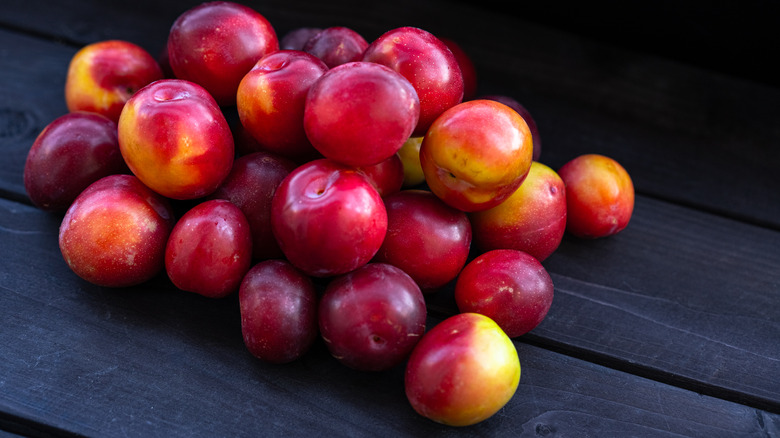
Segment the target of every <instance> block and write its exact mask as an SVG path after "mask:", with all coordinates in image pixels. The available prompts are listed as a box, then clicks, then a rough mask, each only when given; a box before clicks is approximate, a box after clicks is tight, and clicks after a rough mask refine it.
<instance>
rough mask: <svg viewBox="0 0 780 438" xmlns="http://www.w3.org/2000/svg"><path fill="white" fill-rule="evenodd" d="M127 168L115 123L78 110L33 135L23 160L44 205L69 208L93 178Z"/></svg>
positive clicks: (34, 197)
mask: <svg viewBox="0 0 780 438" xmlns="http://www.w3.org/2000/svg"><path fill="white" fill-rule="evenodd" d="M129 172H130V171H129V169H128V168H127V165H125V162H124V160H123V159H122V154H121V153H120V152H119V141H118V139H117V127H116V123H114V121H112V120H111V119H109V118H108V117H106V116H103V115H100V114H97V113H88V112H83V111H77V112H72V113H67V114H64V115H62V116H60V117H57V118H56V119H54V120H53V121H51V122H50V123H49V124H48V125H46V127H45V128H44V129H43V130H42V131H41V132H40V133H39V134H38V136H37V137H36V138H35V141H34V142H33V144H32V147H30V151H29V152H28V153H27V159H26V161H25V164H24V188H25V190H26V191H27V195H28V196H29V197H30V200H31V201H32V203H33V205H35V206H36V207H38V208H40V209H41V210H46V211H65V210H67V208H68V207H69V206H70V204H71V203H72V202H73V200H74V199H76V197H77V196H78V195H79V194H80V193H81V192H82V191H83V190H84V189H86V188H87V187H88V186H89V185H90V184H92V183H93V182H95V181H97V180H99V179H100V178H103V177H104V176H108V175H114V174H119V173H129Z"/></svg>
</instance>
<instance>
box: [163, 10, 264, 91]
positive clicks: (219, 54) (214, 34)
mask: <svg viewBox="0 0 780 438" xmlns="http://www.w3.org/2000/svg"><path fill="white" fill-rule="evenodd" d="M276 50H279V40H278V39H277V36H276V32H275V31H274V28H273V26H271V23H270V22H269V21H268V20H267V19H266V18H265V17H264V16H263V15H261V14H260V13H259V12H257V11H255V10H254V9H252V8H250V7H249V6H245V5H242V4H238V3H235V2H229V1H211V2H206V3H201V4H200V5H197V6H195V7H193V8H191V9H189V10H187V11H185V12H184V13H182V14H181V15H180V16H179V17H178V18H177V19H176V21H174V23H173V25H172V26H171V30H170V33H169V35H168V62H169V64H170V66H171V69H172V70H173V73H174V74H175V75H176V77H177V78H179V79H185V80H188V81H192V82H195V83H197V84H198V85H200V86H202V87H203V88H205V89H206V90H208V92H209V93H210V94H211V95H212V96H213V97H214V99H215V100H216V101H217V102H218V103H219V104H220V105H223V106H230V105H235V104H236V90H237V89H238V84H239V83H240V82H241V79H242V78H243V77H244V75H245V74H246V73H247V72H248V71H249V70H250V69H251V68H252V66H254V65H255V63H256V62H257V61H258V60H260V58H262V57H263V56H265V55H267V54H269V53H271V52H274V51H276Z"/></svg>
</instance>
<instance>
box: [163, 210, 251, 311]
mask: <svg viewBox="0 0 780 438" xmlns="http://www.w3.org/2000/svg"><path fill="white" fill-rule="evenodd" d="M251 261H252V236H251V232H250V230H249V222H248V221H247V219H246V217H245V216H244V213H242V212H241V209H239V208H238V207H236V206H235V205H234V204H233V203H231V202H230V201H227V200H224V199H212V200H208V201H204V202H202V203H200V204H198V205H196V206H195V207H192V208H191V209H190V210H188V211H187V212H186V213H184V214H183V215H182V217H181V218H179V221H178V222H176V225H175V226H174V227H173V231H171V235H170V237H169V238H168V242H167V244H166V247H165V270H166V272H167V273H168V277H169V278H170V280H171V282H173V284H174V285H175V286H176V287H177V288H179V289H181V290H183V291H187V292H194V293H197V294H200V295H203V296H205V297H210V298H222V297H226V296H228V295H230V294H232V293H233V292H235V291H237V290H238V287H239V285H240V284H241V280H242V279H243V277H244V275H245V274H246V272H247V271H248V270H249V268H250V266H251Z"/></svg>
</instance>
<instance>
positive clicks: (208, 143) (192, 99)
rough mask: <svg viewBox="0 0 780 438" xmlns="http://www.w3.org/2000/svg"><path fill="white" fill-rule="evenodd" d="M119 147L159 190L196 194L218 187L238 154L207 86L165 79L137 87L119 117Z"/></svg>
mask: <svg viewBox="0 0 780 438" xmlns="http://www.w3.org/2000/svg"><path fill="white" fill-rule="evenodd" d="M118 131H119V150H120V151H121V152H122V157H123V158H124V159H125V162H126V163H127V165H128V167H130V170H131V171H132V172H133V174H135V175H136V176H137V177H138V178H139V179H140V180H141V181H143V183H144V184H146V185H147V186H149V188H151V189H152V190H154V191H156V192H157V193H159V194H161V195H163V196H166V197H169V198H172V199H179V200H185V199H195V198H200V197H203V196H207V195H209V194H211V193H212V192H214V191H215V190H216V189H217V187H219V185H220V184H222V181H223V180H224V179H225V177H226V176H227V175H228V173H230V169H231V167H232V166H233V158H234V155H235V151H234V145H233V134H232V132H231V131H230V126H229V125H228V123H227V120H226V119H225V116H224V115H223V114H222V110H221V109H220V108H219V106H218V105H217V103H216V102H215V101H214V99H213V98H212V97H211V96H210V95H209V93H208V92H207V91H206V90H205V89H203V87H201V86H199V85H197V84H195V83H193V82H189V81H184V80H180V79H162V80H159V81H157V82H153V83H151V84H149V85H147V86H146V87H144V88H142V89H141V90H139V91H138V92H137V93H136V94H135V95H133V97H131V98H130V100H128V101H127V103H126V104H125V107H124V109H123V110H122V115H121V116H120V117H119V126H118Z"/></svg>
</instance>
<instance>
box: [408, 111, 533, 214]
mask: <svg viewBox="0 0 780 438" xmlns="http://www.w3.org/2000/svg"><path fill="white" fill-rule="evenodd" d="M532 154H533V141H532V137H531V132H530V130H529V128H528V124H526V122H525V120H523V118H522V117H520V115H519V114H518V113H517V112H516V111H515V110H513V109H511V108H509V107H508V106H506V105H504V104H502V103H500V102H496V101H492V100H487V99H477V100H471V101H468V102H463V103H461V104H458V105H456V106H454V107H452V108H450V109H448V110H447V111H445V112H444V113H443V114H442V115H441V116H439V118H437V119H436V121H435V122H434V123H433V124H432V125H431V127H430V129H428V132H427V133H426V134H425V138H424V139H423V142H422V145H421V146H420V165H421V166H422V169H423V173H424V174H425V180H426V182H427V183H428V186H429V187H430V190H431V191H432V192H433V193H435V194H436V195H437V196H438V197H440V198H441V199H442V200H443V201H444V202H446V203H447V204H449V205H451V206H453V207H455V208H457V209H460V210H463V211H466V212H473V211H479V210H486V209H488V208H491V207H495V206H496V205H498V204H500V203H501V202H503V201H504V200H505V199H506V198H508V197H509V196H510V195H511V194H512V193H514V192H515V190H517V188H518V187H520V184H522V183H523V180H524V179H525V177H526V176H527V174H528V171H529V170H530V168H531V161H532Z"/></svg>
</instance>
